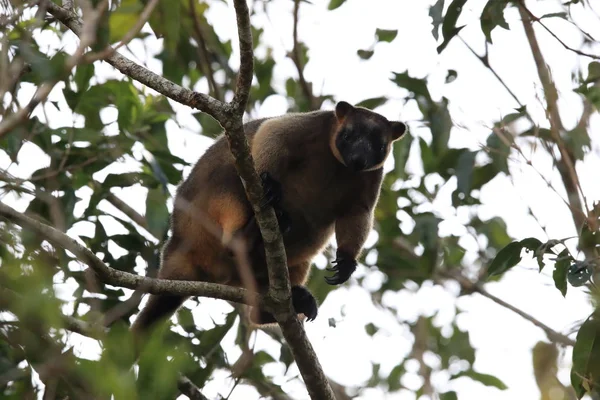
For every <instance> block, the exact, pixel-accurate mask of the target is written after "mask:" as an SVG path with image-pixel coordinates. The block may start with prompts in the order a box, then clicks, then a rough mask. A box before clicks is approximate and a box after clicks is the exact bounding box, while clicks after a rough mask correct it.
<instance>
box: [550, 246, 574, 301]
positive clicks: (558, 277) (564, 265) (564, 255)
mask: <svg viewBox="0 0 600 400" xmlns="http://www.w3.org/2000/svg"><path fill="white" fill-rule="evenodd" d="M570 265H571V257H570V255H569V250H567V249H564V250H563V251H562V252H561V253H560V254H559V255H558V261H556V264H554V272H553V273H552V278H553V279H554V286H556V288H557V289H558V290H560V292H561V293H562V295H563V297H564V296H566V295H567V272H568V271H569V266H570Z"/></svg>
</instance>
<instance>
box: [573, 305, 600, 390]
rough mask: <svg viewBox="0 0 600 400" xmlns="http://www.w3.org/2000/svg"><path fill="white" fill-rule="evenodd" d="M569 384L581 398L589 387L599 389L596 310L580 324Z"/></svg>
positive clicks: (599, 344)
mask: <svg viewBox="0 0 600 400" xmlns="http://www.w3.org/2000/svg"><path fill="white" fill-rule="evenodd" d="M571 385H572V386H573V388H574V389H575V392H576V393H577V398H578V399H581V398H582V397H583V396H584V395H585V394H586V392H590V391H591V390H590V389H591V388H594V390H595V391H598V390H600V317H599V315H598V311H596V312H595V313H594V314H592V315H590V316H589V318H588V319H587V320H586V321H585V322H584V323H583V325H581V328H580V329H579V332H578V333H577V338H576V340H575V346H573V366H572V367H571Z"/></svg>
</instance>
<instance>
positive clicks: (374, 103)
mask: <svg viewBox="0 0 600 400" xmlns="http://www.w3.org/2000/svg"><path fill="white" fill-rule="evenodd" d="M387 101H388V99H387V97H373V98H370V99H366V100H363V101H361V102H360V103H358V104H356V105H357V106H358V107H365V108H368V109H369V110H373V109H375V108H377V107H379V106H381V105H384V104H385V103H386V102H387Z"/></svg>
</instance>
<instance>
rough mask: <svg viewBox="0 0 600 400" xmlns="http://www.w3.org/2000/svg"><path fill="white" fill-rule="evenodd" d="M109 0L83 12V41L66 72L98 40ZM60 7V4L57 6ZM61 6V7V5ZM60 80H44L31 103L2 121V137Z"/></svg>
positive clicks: (68, 63)
mask: <svg viewBox="0 0 600 400" xmlns="http://www.w3.org/2000/svg"><path fill="white" fill-rule="evenodd" d="M46 3H48V7H49V8H51V5H54V3H51V2H46ZM106 4H107V1H104V2H101V3H100V4H99V5H98V7H97V8H96V9H93V8H91V7H90V8H89V9H85V10H84V12H83V16H84V21H83V22H81V23H80V25H79V26H80V32H81V42H80V43H79V46H78V47H77V50H75V53H74V54H73V55H72V56H70V57H69V58H68V59H67V61H66V62H65V65H64V68H63V70H64V71H65V72H70V71H71V70H72V69H73V68H75V66H76V65H77V64H79V62H80V61H81V60H82V58H83V56H84V52H85V49H86V48H87V47H88V46H90V45H92V44H93V43H94V42H95V41H96V27H97V25H98V21H99V19H100V16H101V15H102V12H103V11H104V7H105V6H106ZM56 7H58V6H56ZM59 8H60V7H59ZM58 82H59V79H58V78H54V79H52V80H49V81H47V82H44V83H43V84H42V85H41V86H39V87H38V88H37V90H36V91H35V93H34V94H33V97H32V98H31V100H30V101H29V103H28V104H27V105H26V106H25V107H23V108H21V109H19V110H17V112H15V113H14V114H12V115H10V116H9V117H8V118H4V119H3V120H2V122H1V123H0V138H2V136H4V135H6V134H7V133H9V132H11V130H12V129H13V128H14V127H16V126H17V125H18V124H20V123H21V122H23V121H24V120H26V119H27V118H28V117H29V115H30V114H31V113H32V112H33V110H34V109H35V108H36V107H37V106H38V104H40V103H41V102H43V101H45V100H46V98H47V97H48V95H49V94H50V92H51V91H52V89H53V88H54V86H55V85H56V84H57V83H58Z"/></svg>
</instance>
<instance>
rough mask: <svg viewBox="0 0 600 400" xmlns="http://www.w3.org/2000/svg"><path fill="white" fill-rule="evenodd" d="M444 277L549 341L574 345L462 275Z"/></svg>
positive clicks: (571, 341) (566, 338)
mask: <svg viewBox="0 0 600 400" xmlns="http://www.w3.org/2000/svg"><path fill="white" fill-rule="evenodd" d="M445 276H446V277H451V278H452V279H454V280H456V281H457V282H458V283H459V284H460V286H461V287H462V288H463V290H465V291H466V292H475V293H479V294H480V295H482V296H484V297H487V298H488V299H490V300H492V301H493V302H495V303H496V304H498V305H501V306H502V307H504V308H506V309H508V310H510V311H512V312H514V313H516V314H518V315H519V316H521V317H522V318H524V319H525V320H527V321H529V322H531V323H532V324H533V325H535V326H537V327H538V328H540V329H541V330H543V331H544V333H545V334H546V336H548V339H550V340H551V341H553V342H556V343H560V344H563V345H566V346H573V345H575V341H574V340H573V339H571V338H569V337H568V336H566V335H563V334H562V333H560V332H557V331H555V330H554V329H552V328H550V327H549V326H548V325H546V324H544V323H542V322H540V321H539V320H538V319H536V318H534V317H532V316H531V315H529V314H527V313H526V312H524V311H522V310H520V309H518V308H517V307H515V306H513V305H511V304H509V303H507V302H506V301H504V300H502V299H500V298H499V297H496V296H494V295H493V294H491V293H490V292H488V291H487V290H486V289H484V288H483V286H481V285H480V284H478V283H473V282H471V281H470V280H469V279H467V278H466V277H464V276H463V275H461V274H459V273H447V274H445Z"/></svg>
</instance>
